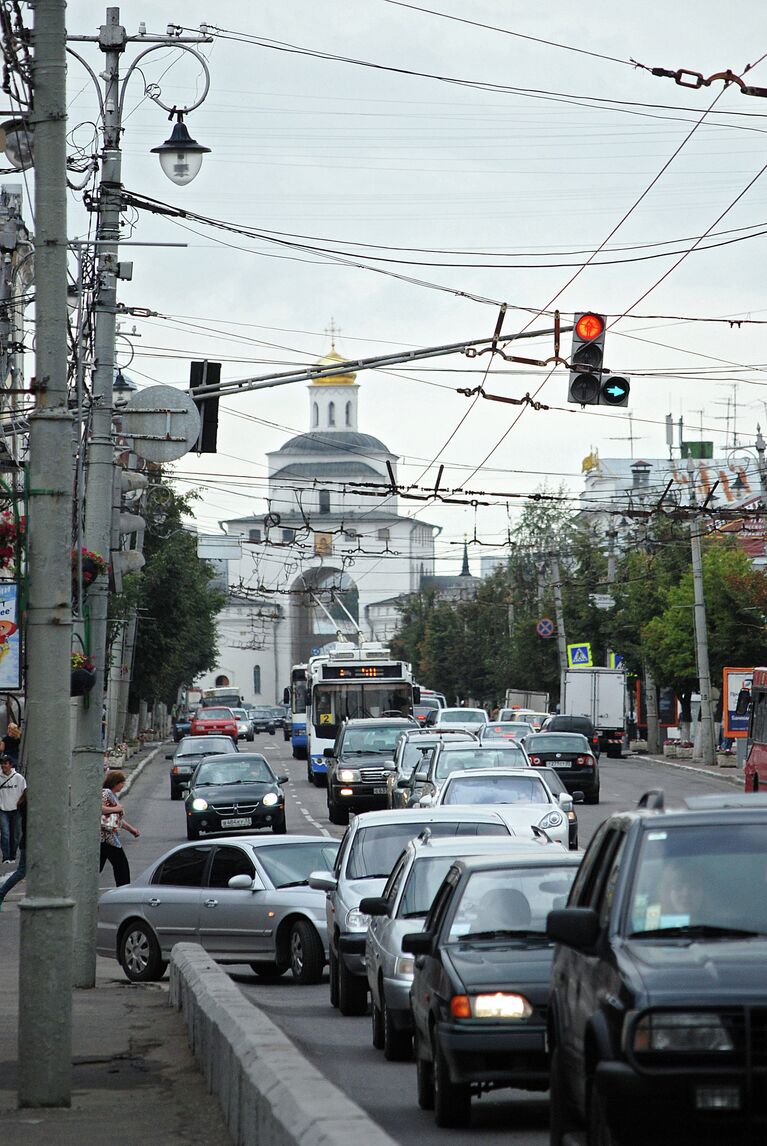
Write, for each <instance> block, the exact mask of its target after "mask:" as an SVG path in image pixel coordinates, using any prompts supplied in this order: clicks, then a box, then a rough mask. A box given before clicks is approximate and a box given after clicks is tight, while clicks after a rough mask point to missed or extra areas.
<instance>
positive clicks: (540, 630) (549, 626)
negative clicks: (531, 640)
mask: <svg viewBox="0 0 767 1146" xmlns="http://www.w3.org/2000/svg"><path fill="white" fill-rule="evenodd" d="M535 631H536V633H537V634H538V636H539V637H543V638H544V640H548V638H549V637H553V636H554V622H553V621H552V619H551V617H541V619H540V621H539V622H538V624H537V625H536V626H535Z"/></svg>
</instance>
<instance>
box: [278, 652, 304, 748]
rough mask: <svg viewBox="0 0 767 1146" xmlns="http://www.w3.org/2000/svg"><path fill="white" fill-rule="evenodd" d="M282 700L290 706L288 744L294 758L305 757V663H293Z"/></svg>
mask: <svg viewBox="0 0 767 1146" xmlns="http://www.w3.org/2000/svg"><path fill="white" fill-rule="evenodd" d="M283 701H284V703H285V704H287V705H288V706H289V708H290V716H289V719H290V744H291V748H292V749H293V756H294V757H295V759H296V760H305V759H306V665H293V668H292V669H291V670H290V687H289V688H286V689H285V694H284V697H283Z"/></svg>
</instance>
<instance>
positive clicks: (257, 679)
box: [253, 665, 261, 696]
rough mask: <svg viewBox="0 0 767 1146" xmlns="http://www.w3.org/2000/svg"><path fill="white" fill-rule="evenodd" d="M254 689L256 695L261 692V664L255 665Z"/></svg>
mask: <svg viewBox="0 0 767 1146" xmlns="http://www.w3.org/2000/svg"><path fill="white" fill-rule="evenodd" d="M253 691H254V692H255V694H256V696H258V694H259V693H260V692H261V665H253Z"/></svg>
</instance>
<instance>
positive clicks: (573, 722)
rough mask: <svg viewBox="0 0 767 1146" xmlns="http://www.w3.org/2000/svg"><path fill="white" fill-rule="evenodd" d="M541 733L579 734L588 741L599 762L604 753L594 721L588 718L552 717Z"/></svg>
mask: <svg viewBox="0 0 767 1146" xmlns="http://www.w3.org/2000/svg"><path fill="white" fill-rule="evenodd" d="M541 732H579V733H580V734H581V736H585V737H586V739H587V740H588V742H589V745H590V747H591V751H592V752H593V753H594V755H595V756H596V758H597V760H598V759H599V757H600V754H601V752H602V745H601V744H600V741H599V734H598V733H597V730H596V728H595V727H594V721H593V720H589V718H588V716H550V717H549V719H548V720H547V721H546V722H545V723H544V725H543V727H542V728H541Z"/></svg>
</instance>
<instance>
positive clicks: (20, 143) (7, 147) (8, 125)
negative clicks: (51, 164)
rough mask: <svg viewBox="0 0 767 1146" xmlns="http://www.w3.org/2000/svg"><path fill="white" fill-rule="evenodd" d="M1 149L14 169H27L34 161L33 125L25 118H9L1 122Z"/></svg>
mask: <svg viewBox="0 0 767 1146" xmlns="http://www.w3.org/2000/svg"><path fill="white" fill-rule="evenodd" d="M0 150H2V151H4V152H5V158H6V159H7V160H8V162H9V163H10V165H11V167H12V168H13V170H14V171H26V169H27V168H28V167H31V166H32V164H33V162H34V155H33V149H32V125H31V124H29V123H28V122H27V121H26V120H25V119H7V120H6V121H5V123H0Z"/></svg>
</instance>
